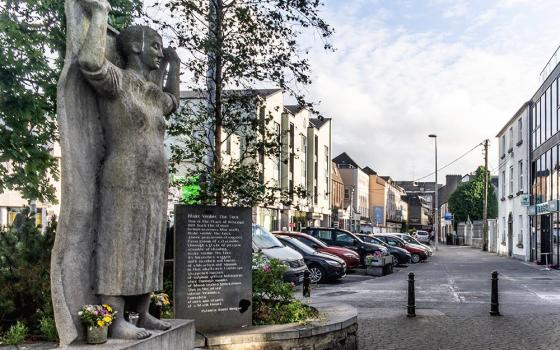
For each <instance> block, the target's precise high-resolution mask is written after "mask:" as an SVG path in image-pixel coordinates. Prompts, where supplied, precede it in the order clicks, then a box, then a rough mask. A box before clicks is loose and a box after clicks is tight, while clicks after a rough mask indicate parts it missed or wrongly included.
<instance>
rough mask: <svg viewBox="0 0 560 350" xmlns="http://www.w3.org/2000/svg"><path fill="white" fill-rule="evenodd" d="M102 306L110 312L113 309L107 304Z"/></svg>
mask: <svg viewBox="0 0 560 350" xmlns="http://www.w3.org/2000/svg"><path fill="white" fill-rule="evenodd" d="M103 306H104V307H105V308H106V309H107V311H109V312H112V311H113V308H112V307H111V306H109V304H103Z"/></svg>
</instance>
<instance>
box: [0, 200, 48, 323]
mask: <svg viewBox="0 0 560 350" xmlns="http://www.w3.org/2000/svg"><path fill="white" fill-rule="evenodd" d="M18 215H21V217H20V218H19V219H18V220H16V222H18V225H17V226H13V227H10V228H6V227H3V228H0V328H2V329H4V330H6V329H8V328H9V327H10V326H12V325H15V324H16V323H17V321H22V322H25V324H27V325H28V326H29V328H30V329H29V330H30V331H31V332H33V333H37V334H38V333H39V332H40V320H41V319H42V318H43V317H52V304H51V294H50V274H49V268H50V260H51V249H52V247H53V243H54V237H55V231H56V221H55V220H52V221H51V222H49V224H48V225H47V227H46V230H45V233H42V232H41V229H40V228H39V227H37V226H36V223H35V216H34V214H32V213H30V211H29V209H24V210H23V211H22V213H21V214H18Z"/></svg>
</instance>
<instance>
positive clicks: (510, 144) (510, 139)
mask: <svg viewBox="0 0 560 350" xmlns="http://www.w3.org/2000/svg"><path fill="white" fill-rule="evenodd" d="M512 148H513V126H512V127H511V128H509V149H510V150H511V149H512Z"/></svg>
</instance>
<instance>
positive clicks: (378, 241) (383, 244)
mask: <svg viewBox="0 0 560 350" xmlns="http://www.w3.org/2000/svg"><path fill="white" fill-rule="evenodd" d="M371 241H372V242H371V243H375V244H380V245H382V246H384V247H385V246H386V245H387V243H385V242H383V241H382V240H380V239H379V238H375V237H371Z"/></svg>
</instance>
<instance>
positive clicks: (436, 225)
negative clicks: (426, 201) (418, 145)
mask: <svg viewBox="0 0 560 350" xmlns="http://www.w3.org/2000/svg"><path fill="white" fill-rule="evenodd" d="M428 137H431V138H433V139H434V147H435V163H436V172H435V175H436V181H435V184H434V192H435V198H434V202H435V203H434V233H435V242H436V251H437V250H438V241H439V205H438V185H437V135H436V134H430V135H428Z"/></svg>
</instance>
